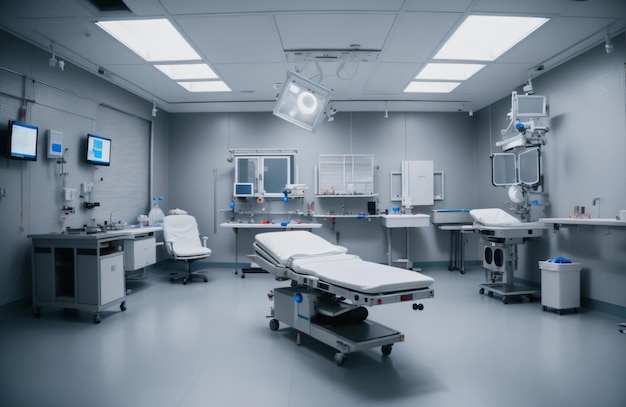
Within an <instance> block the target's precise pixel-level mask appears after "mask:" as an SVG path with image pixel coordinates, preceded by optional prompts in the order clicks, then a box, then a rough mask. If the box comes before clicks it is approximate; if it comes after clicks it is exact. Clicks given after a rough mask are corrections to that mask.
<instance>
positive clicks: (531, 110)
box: [512, 92, 548, 118]
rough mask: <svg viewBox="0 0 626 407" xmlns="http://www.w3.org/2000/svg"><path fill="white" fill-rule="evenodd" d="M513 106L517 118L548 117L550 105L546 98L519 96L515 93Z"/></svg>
mask: <svg viewBox="0 0 626 407" xmlns="http://www.w3.org/2000/svg"><path fill="white" fill-rule="evenodd" d="M512 106H513V110H514V113H515V117H517V118H520V117H546V116H548V103H547V101H546V97H545V96H539V95H518V94H517V93H516V92H513V97H512Z"/></svg>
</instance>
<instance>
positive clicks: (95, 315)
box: [93, 312, 102, 324]
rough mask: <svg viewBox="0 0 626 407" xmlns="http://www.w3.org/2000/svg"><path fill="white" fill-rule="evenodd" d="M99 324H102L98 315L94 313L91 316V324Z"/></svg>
mask: <svg viewBox="0 0 626 407" xmlns="http://www.w3.org/2000/svg"><path fill="white" fill-rule="evenodd" d="M100 322H102V318H101V317H100V313H99V312H96V313H95V314H93V323H94V324H99V323H100Z"/></svg>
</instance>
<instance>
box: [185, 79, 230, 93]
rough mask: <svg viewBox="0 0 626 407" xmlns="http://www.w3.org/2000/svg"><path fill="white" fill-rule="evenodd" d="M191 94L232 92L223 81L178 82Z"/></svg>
mask: <svg viewBox="0 0 626 407" xmlns="http://www.w3.org/2000/svg"><path fill="white" fill-rule="evenodd" d="M177 83H178V84H179V85H180V86H182V87H183V88H185V89H187V90H188V91H189V92H230V91H231V89H230V88H229V87H228V85H226V83H224V82H223V81H189V82H177Z"/></svg>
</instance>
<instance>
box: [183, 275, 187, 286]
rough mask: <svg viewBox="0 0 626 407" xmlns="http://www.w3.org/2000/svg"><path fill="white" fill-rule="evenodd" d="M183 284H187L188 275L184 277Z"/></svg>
mask: <svg viewBox="0 0 626 407" xmlns="http://www.w3.org/2000/svg"><path fill="white" fill-rule="evenodd" d="M183 285H187V277H185V278H183Z"/></svg>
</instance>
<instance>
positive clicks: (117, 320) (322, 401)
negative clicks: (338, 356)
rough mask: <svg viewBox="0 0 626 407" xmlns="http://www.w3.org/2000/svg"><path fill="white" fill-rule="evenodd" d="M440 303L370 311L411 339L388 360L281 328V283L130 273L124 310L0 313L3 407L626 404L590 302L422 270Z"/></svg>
mask: <svg viewBox="0 0 626 407" xmlns="http://www.w3.org/2000/svg"><path fill="white" fill-rule="evenodd" d="M423 272H424V273H425V274H428V275H431V276H432V277H433V278H435V280H436V283H435V286H434V287H435V298H434V299H430V300H424V301H423V304H424V306H425V309H424V310H423V311H413V310H412V309H411V307H410V305H409V304H407V303H403V304H391V305H386V306H380V307H373V308H370V309H369V311H370V318H371V319H373V320H375V321H377V322H380V323H383V324H385V325H388V326H390V327H393V328H396V329H399V330H400V331H402V332H403V333H405V335H406V340H405V342H403V343H398V344H395V345H394V347H393V352H392V353H391V355H390V356H389V357H384V356H382V355H381V352H380V350H379V349H370V350H366V351H364V352H358V353H353V354H350V355H348V357H347V358H346V359H345V363H344V365H343V366H341V367H339V366H336V365H335V364H334V363H333V354H334V351H333V350H332V349H330V348H327V347H326V346H324V345H321V344H319V343H318V342H316V341H314V340H312V339H311V338H307V337H303V338H302V342H301V345H300V346H297V345H296V342H295V336H296V335H295V331H293V330H292V329H291V328H289V327H285V326H282V327H281V329H280V330H279V331H271V330H270V329H269V327H268V319H267V318H266V315H267V314H268V313H269V309H270V306H271V305H272V303H271V302H269V301H268V299H267V295H266V294H267V292H268V291H270V290H271V289H272V288H274V287H277V286H284V285H287V284H288V282H281V283H279V282H276V281H275V280H274V279H273V276H272V275H269V274H249V275H247V277H246V278H245V279H241V278H239V277H236V276H235V275H234V274H233V272H232V271H231V270H218V269H212V270H210V271H209V272H208V273H207V275H208V277H209V282H208V283H206V284H205V283H201V282H194V283H190V284H188V285H186V286H183V285H182V284H181V283H176V284H172V283H170V282H169V280H168V272H167V271H163V270H154V271H151V272H149V273H146V275H145V276H144V279H143V280H137V281H129V282H128V287H129V288H131V289H132V293H131V294H130V295H129V296H128V299H127V306H128V309H127V311H125V312H120V311H119V308H118V307H115V308H112V309H111V310H107V311H105V312H104V314H103V321H102V323H101V324H99V325H95V324H93V323H92V320H91V315H90V314H89V313H87V312H84V311H81V312H76V311H68V310H61V309H52V308H44V309H43V317H42V318H41V319H35V318H33V317H32V315H31V313H30V310H29V309H24V310H23V311H21V312H18V313H17V314H15V315H11V316H8V317H5V318H3V319H2V320H0V361H1V363H0V405H1V406H116V407H117V406H153V407H156V406H164V407H169V406H245V405H251V406H252V405H253V406H274V407H275V406H279V407H280V406H294V407H295V406H297V407H306V406H330V405H336V406H356V405H358V406H378V405H384V406H412V407H414V406H420V405H421V406H461V405H463V406H478V405H480V406H524V407H529V406H535V407H536V406H566V405H567V406H624V405H626V387H625V385H626V335H621V334H620V333H619V332H618V328H617V323H618V322H619V321H618V320H617V318H614V317H612V316H610V315H605V314H600V313H597V312H591V311H588V310H585V309H582V310H580V312H579V313H577V314H574V313H567V314H565V315H561V316H558V315H556V313H553V312H542V311H541V303H540V302H539V301H536V302H531V303H524V302H511V303H510V304H508V305H504V304H503V303H502V302H501V301H499V300H498V299H496V298H489V297H488V296H486V295H480V294H479V293H478V284H480V283H482V282H483V281H484V273H483V272H482V271H481V270H480V269H478V268H477V269H473V270H469V271H468V272H467V273H466V274H465V275H461V274H460V273H458V272H449V271H447V270H443V269H441V270H438V269H427V270H424V271H423Z"/></svg>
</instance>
